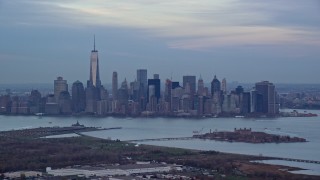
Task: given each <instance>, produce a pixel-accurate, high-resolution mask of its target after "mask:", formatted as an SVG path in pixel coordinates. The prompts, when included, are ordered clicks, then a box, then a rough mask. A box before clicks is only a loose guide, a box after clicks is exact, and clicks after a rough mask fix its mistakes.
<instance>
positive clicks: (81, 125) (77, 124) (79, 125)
mask: <svg viewBox="0 0 320 180" xmlns="http://www.w3.org/2000/svg"><path fill="white" fill-rule="evenodd" d="M71 126H72V127H84V125H83V124H80V123H79V121H78V120H77V123H76V124H72V125H71Z"/></svg>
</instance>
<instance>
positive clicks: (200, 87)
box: [197, 76, 204, 96]
mask: <svg viewBox="0 0 320 180" xmlns="http://www.w3.org/2000/svg"><path fill="white" fill-rule="evenodd" d="M197 94H198V95H199V96H204V83H203V79H202V77H201V76H200V78H199V79H198V93H197Z"/></svg>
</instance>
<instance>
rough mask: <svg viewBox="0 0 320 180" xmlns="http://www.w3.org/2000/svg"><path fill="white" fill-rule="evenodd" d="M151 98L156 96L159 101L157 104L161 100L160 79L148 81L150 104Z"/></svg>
mask: <svg viewBox="0 0 320 180" xmlns="http://www.w3.org/2000/svg"><path fill="white" fill-rule="evenodd" d="M151 96H154V97H155V98H156V100H157V103H158V102H159V99H160V79H148V92H147V97H148V102H149V101H150V98H151Z"/></svg>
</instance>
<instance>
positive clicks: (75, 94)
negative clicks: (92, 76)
mask: <svg viewBox="0 0 320 180" xmlns="http://www.w3.org/2000/svg"><path fill="white" fill-rule="evenodd" d="M85 107H86V94H85V91H84V86H83V84H82V82H80V81H76V82H74V83H73V84H72V110H73V111H74V112H76V113H79V112H83V111H84V110H85Z"/></svg>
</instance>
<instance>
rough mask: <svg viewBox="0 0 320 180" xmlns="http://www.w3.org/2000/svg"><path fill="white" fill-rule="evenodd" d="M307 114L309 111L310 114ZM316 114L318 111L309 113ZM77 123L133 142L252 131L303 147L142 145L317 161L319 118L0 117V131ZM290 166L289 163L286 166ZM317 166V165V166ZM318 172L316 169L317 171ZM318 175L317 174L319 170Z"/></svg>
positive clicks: (319, 154) (192, 143) (184, 142)
mask: <svg viewBox="0 0 320 180" xmlns="http://www.w3.org/2000/svg"><path fill="white" fill-rule="evenodd" d="M310 112H311V111H310ZM312 113H317V114H320V111H312ZM77 120H78V121H79V122H80V123H81V124H84V125H85V126H94V127H103V128H110V127H122V129H115V130H106V131H96V132H86V134H88V135H91V136H95V137H100V138H106V139H107V138H111V139H114V140H115V139H120V140H136V139H150V138H165V137H190V136H192V135H193V134H192V132H193V131H200V130H201V129H202V128H203V133H205V132H209V131H210V129H211V130H212V131H215V130H218V131H224V130H228V131H233V129H234V128H252V130H253V131H264V132H267V133H274V134H281V135H290V136H297V137H302V138H305V139H307V141H309V142H306V143H281V144H276V143H270V144H249V143H238V142H232V143H230V142H219V141H212V140H196V139H194V140H176V141H149V142H143V143H144V144H151V145H160V146H169V147H181V148H188V149H198V150H216V151H221V152H229V153H238V154H250V155H263V156H273V157H286V158H296V159H305V160H317V161H320V138H319V137H320V131H319V129H320V117H308V118H303V117H286V118H277V119H268V118H263V119H262V118H260V119H255V118H252V119H245V118H210V119H183V118H114V117H106V118H94V117H45V116H44V117H41V118H40V117H36V116H0V130H11V129H21V128H35V127H40V126H41V127H46V126H70V125H71V124H74V123H76V121H77ZM289 163H290V162H289ZM317 166H320V165H317ZM319 169H320V168H318V170H319ZM319 171H320V170H319Z"/></svg>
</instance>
